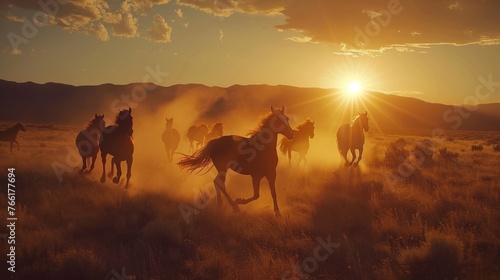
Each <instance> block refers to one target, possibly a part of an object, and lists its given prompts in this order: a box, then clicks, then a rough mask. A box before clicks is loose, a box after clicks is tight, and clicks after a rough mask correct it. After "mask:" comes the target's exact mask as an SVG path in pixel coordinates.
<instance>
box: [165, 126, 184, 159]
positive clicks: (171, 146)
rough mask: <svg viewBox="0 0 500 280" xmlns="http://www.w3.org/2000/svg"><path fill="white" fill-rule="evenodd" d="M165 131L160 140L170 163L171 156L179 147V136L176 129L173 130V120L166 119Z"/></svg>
mask: <svg viewBox="0 0 500 280" xmlns="http://www.w3.org/2000/svg"><path fill="white" fill-rule="evenodd" d="M166 121H167V122H166V124H165V131H164V132H163V134H162V135H161V140H162V141H163V144H165V151H166V152H167V158H168V160H169V161H172V156H173V155H174V153H175V151H176V150H177V147H178V146H179V141H181V136H180V135H179V132H178V131H177V129H175V128H173V125H174V119H173V118H170V119H169V118H166Z"/></svg>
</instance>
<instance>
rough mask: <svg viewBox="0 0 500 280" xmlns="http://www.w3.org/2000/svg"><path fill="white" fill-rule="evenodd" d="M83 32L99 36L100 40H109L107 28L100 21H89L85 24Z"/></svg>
mask: <svg viewBox="0 0 500 280" xmlns="http://www.w3.org/2000/svg"><path fill="white" fill-rule="evenodd" d="M83 32H84V33H85V34H87V35H93V36H96V37H97V38H99V39H100V40H101V41H108V40H109V34H108V30H107V29H106V27H104V25H103V24H102V23H96V24H94V23H90V24H88V25H86V26H85V29H84V30H83Z"/></svg>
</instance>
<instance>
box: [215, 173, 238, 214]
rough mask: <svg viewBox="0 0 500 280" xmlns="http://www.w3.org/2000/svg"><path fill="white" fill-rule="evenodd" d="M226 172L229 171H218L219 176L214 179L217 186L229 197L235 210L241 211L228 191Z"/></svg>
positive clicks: (228, 199)
mask: <svg viewBox="0 0 500 280" xmlns="http://www.w3.org/2000/svg"><path fill="white" fill-rule="evenodd" d="M226 173H227V171H226V170H223V171H219V173H217V176H216V177H215V179H214V184H215V188H218V189H219V190H220V191H221V192H222V193H223V194H224V196H225V197H226V199H227V202H229V205H231V207H233V211H234V212H239V211H240V208H239V207H238V204H236V203H234V201H233V200H232V199H231V197H230V196H229V194H228V193H227V191H226Z"/></svg>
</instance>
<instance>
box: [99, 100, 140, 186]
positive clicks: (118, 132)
mask: <svg viewBox="0 0 500 280" xmlns="http://www.w3.org/2000/svg"><path fill="white" fill-rule="evenodd" d="M131 114H132V109H131V108H129V109H128V110H121V111H120V112H118V114H117V115H116V120H115V125H111V126H108V127H106V128H105V129H104V131H103V134H102V135H103V137H102V142H101V146H100V148H101V158H102V176H101V183H104V182H106V176H105V174H106V156H107V155H108V154H111V155H112V156H113V159H112V160H111V172H109V174H108V177H109V178H111V177H113V173H114V170H113V167H114V166H115V165H116V177H114V178H113V183H115V184H118V182H120V177H121V175H122V169H121V162H122V161H126V162H127V183H126V184H125V188H127V187H128V183H129V180H130V176H131V173H130V172H131V168H132V154H133V153H134V143H133V142H132V133H133V130H132V124H133V122H132V120H133V118H132V115H131Z"/></svg>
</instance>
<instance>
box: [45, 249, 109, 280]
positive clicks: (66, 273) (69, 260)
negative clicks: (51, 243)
mask: <svg viewBox="0 0 500 280" xmlns="http://www.w3.org/2000/svg"><path fill="white" fill-rule="evenodd" d="M54 264H55V265H54V273H53V277H52V278H53V279H73V280H80V279H81V280H87V279H88V280H93V279H104V277H105V276H106V268H105V266H104V264H103V262H102V261H101V259H100V258H98V257H97V256H96V255H95V254H94V253H93V252H92V251H90V250H87V249H74V248H73V249H69V250H68V251H66V252H64V253H62V254H60V255H57V256H56V257H55V260H54Z"/></svg>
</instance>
